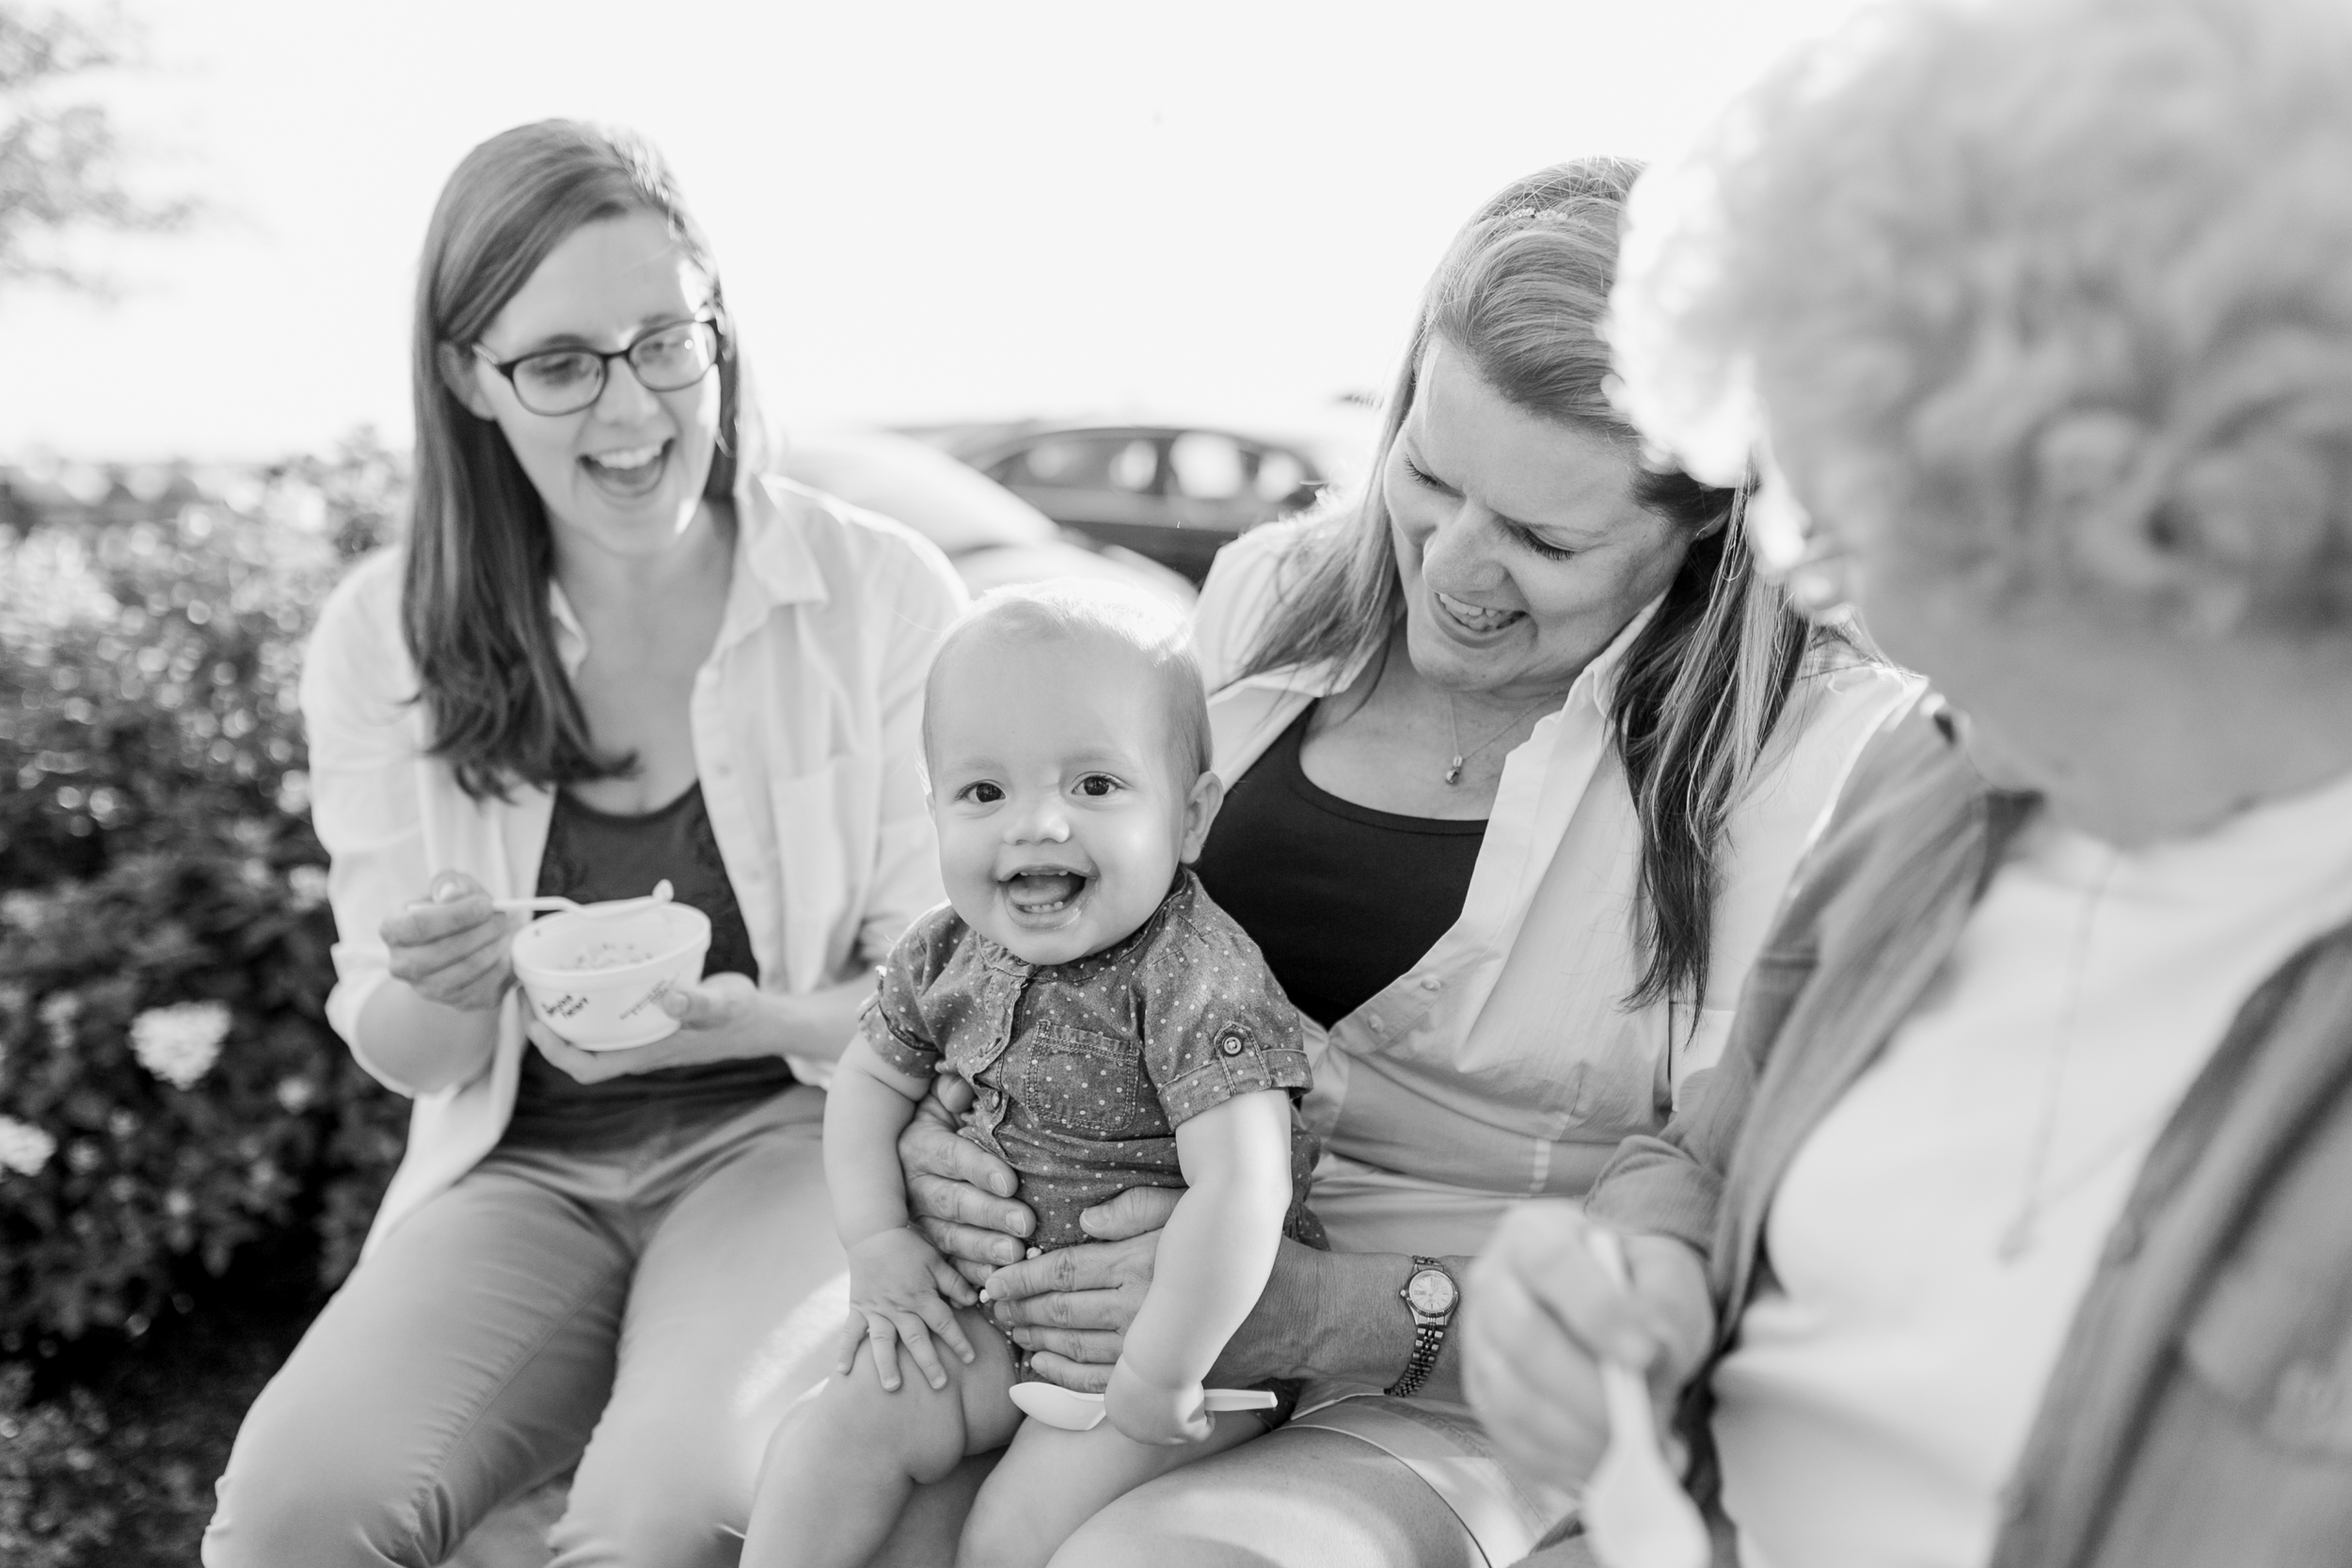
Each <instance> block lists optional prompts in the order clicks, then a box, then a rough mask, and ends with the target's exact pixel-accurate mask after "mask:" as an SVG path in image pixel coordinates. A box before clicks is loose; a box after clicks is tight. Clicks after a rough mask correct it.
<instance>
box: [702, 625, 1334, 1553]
mask: <svg viewBox="0 0 2352 1568" xmlns="http://www.w3.org/2000/svg"><path fill="white" fill-rule="evenodd" d="M925 701H926V708H925V723H924V737H923V739H924V751H925V752H926V755H927V759H928V763H929V782H930V806H931V815H932V818H933V820H934V822H935V823H936V824H937V827H938V832H939V861H940V870H941V873H942V875H943V877H944V879H945V880H946V887H947V904H946V907H945V908H942V909H939V910H935V911H932V912H931V913H930V914H928V915H926V916H924V917H923V918H922V919H921V920H919V921H917V922H916V923H915V925H914V927H913V928H912V929H911V930H910V931H908V933H907V934H906V936H905V937H904V938H903V939H902V940H901V941H900V942H899V943H898V948H897V950H896V951H894V952H893V953H892V954H891V956H890V961H889V962H888V963H887V964H886V965H885V966H884V967H883V970H882V985H881V990H880V992H879V994H878V995H877V996H876V997H875V998H874V1000H873V1002H872V1003H870V1004H869V1005H868V1006H867V1007H866V1014H865V1019H864V1024H863V1029H862V1037H861V1038H859V1039H858V1040H855V1041H853V1042H852V1043H851V1044H850V1048H849V1051H848V1052H847V1053H845V1054H844V1055H843V1057H842V1059H841V1066H840V1069H839V1072H838V1074H837V1075H836V1077H835V1078H834V1084H833V1087H832V1091H831V1098H830V1100H829V1101H828V1103H827V1106H826V1111H825V1173H826V1178H827V1180H828V1181H829V1182H830V1184H831V1186H832V1190H833V1201H834V1217H835V1219H836V1221H837V1223H838V1225H839V1227H840V1231H841V1239H842V1243H843V1244H844V1245H845V1246H846V1247H847V1248H848V1250H849V1258H850V1307H851V1317H850V1324H849V1326H848V1329H847V1331H846V1333H845V1336H844V1342H843V1354H842V1358H841V1360H840V1363H839V1368H838V1370H840V1371H841V1372H842V1373H843V1374H844V1375H842V1376H838V1377H835V1378H834V1379H833V1380H832V1381H831V1382H830V1383H828V1384H827V1385H825V1386H823V1387H822V1388H821V1389H820V1390H819V1391H818V1392H817V1393H815V1394H813V1395H811V1396H810V1397H809V1398H808V1399H806V1400H804V1401H803V1402H801V1403H800V1404H799V1405H798V1406H796V1407H795V1408H794V1410H793V1412H792V1414H791V1415H790V1416H789V1417H788V1418H787V1419H786V1421H785V1423H784V1424H783V1426H782V1427H781V1428H780V1429H779V1430H778V1432H777V1433H776V1436H775V1439H774V1441H773V1442H772V1443H771V1445H770V1447H769V1449H768V1456H767V1460H766V1463H765V1465H764V1467H763V1470H762V1474H761V1478H760V1484H759V1491H758V1497H759V1501H758V1504H757V1507H756V1509H755V1515H754V1518H753V1521H752V1527H751V1532H750V1536H749V1538H748V1540H747V1542H746V1544H745V1548H744V1556H743V1561H744V1562H745V1563H746V1564H747V1565H781V1564H791V1565H815V1564H828V1563H837V1564H841V1565H843V1568H850V1565H854V1564H858V1563H863V1562H865V1561H866V1559H867V1558H868V1557H869V1556H870V1555H872V1553H873V1552H874V1551H875V1550H876V1548H878V1547H879V1546H880V1545H881V1544H882V1542H883V1540H884V1539H885V1538H886V1537H887V1536H888V1535H889V1534H890V1532H891V1529H892V1528H893V1526H894V1525H895V1524H896V1523H897V1520H898V1513H899V1511H900V1509H901V1508H902V1507H903V1506H904V1505H905V1503H906V1500H907V1498H908V1497H909V1496H910V1495H911V1494H912V1493H913V1491H914V1488H915V1486H917V1485H918V1484H922V1483H927V1482H930V1481H937V1480H940V1479H942V1478H944V1477H946V1475H947V1473H948V1472H949V1471H951V1470H953V1469H954V1468H955V1467H956V1465H958V1464H959V1463H960V1462H961V1460H962V1459H963V1458H964V1457H965V1456H966V1455H969V1454H975V1453H984V1452H989V1451H991V1450H993V1449H999V1448H1003V1447H1005V1445H1006V1444H1007V1443H1009V1444H1010V1445H1011V1447H1010V1448H1009V1450H1008V1451H1007V1452H1006V1453H1005V1455H1004V1457H1003V1458H1002V1459H1001V1460H1000V1461H999V1462H998V1463H997V1465H996V1467H995V1469H994V1471H993V1473H992V1474H991V1475H990V1477H989V1479H988V1481H987V1482H986V1484H985V1485H984V1486H983V1487H982V1488H981V1491H980V1494H979V1497H978V1498H977V1501H976V1502H975V1503H974V1505H973V1509H972V1513H971V1516H970V1518H969V1521H968V1522H967V1523H966V1525H965V1528H964V1534H963V1541H962V1544H961V1548H960V1550H959V1553H958V1560H959V1561H961V1562H966V1563H987V1564H991V1565H994V1564H1007V1563H1043V1562H1044V1561H1045V1560H1047V1559H1048V1558H1050V1557H1051V1556H1052V1555H1053V1554H1054V1551H1055V1549H1056V1548H1057V1547H1058V1546H1059V1545H1060V1544H1062V1542H1063V1541H1064V1540H1066V1539H1067V1538H1068V1537H1069V1536H1070V1535H1071V1533H1072V1532H1073V1531H1074V1530H1075V1529H1076V1528H1078V1526H1079V1525H1081V1524H1083V1523H1084V1522H1085V1521H1086V1520H1087V1518H1088V1517H1089V1515H1091V1514H1092V1513H1095V1512H1096V1511H1097V1510H1098V1509H1100V1508H1102V1507H1103V1506H1104V1504H1105V1503H1108V1502H1110V1501H1111V1500H1112V1499H1113V1498H1115V1497H1119V1496H1120V1494H1121V1493H1124V1492H1126V1491H1128V1490H1130V1489H1131V1488H1133V1487H1135V1486H1137V1485H1139V1484H1141V1483H1142V1482H1143V1481H1148V1480H1150V1479H1152V1477H1154V1476H1157V1475H1161V1474H1164V1473H1166V1472H1167V1471H1168V1470H1170V1469H1173V1468H1175V1467H1176V1466H1177V1465H1183V1464H1185V1463H1188V1462H1190V1461H1191V1460H1194V1459H1197V1458H1200V1457H1201V1456H1202V1455H1205V1454H1208V1453H1213V1452H1217V1451H1220V1450H1222V1449H1227V1448H1231V1447H1232V1446H1233V1445H1234V1444H1236V1443H1239V1442H1242V1441H1245V1440H1246V1439H1248V1437H1251V1436H1254V1435H1256V1434H1257V1433H1259V1432H1260V1431H1262V1430H1263V1426H1264V1424H1265V1423H1264V1421H1263V1420H1262V1418H1260V1417H1258V1416H1257V1415H1254V1414H1248V1413H1241V1414H1224V1415H1216V1416H1212V1415H1210V1414H1209V1413H1208V1412H1207V1411H1206V1410H1205V1409H1204V1407H1203V1403H1202V1400H1203V1391H1202V1386H1201V1383H1202V1379H1203V1378H1204V1377H1206V1375H1207V1373H1208V1370H1209V1365H1210V1363H1211V1362H1212V1361H1214V1360H1215V1359H1216V1355H1217V1353H1218V1352H1219V1351H1220V1350H1222V1349H1223V1348H1224V1345H1225V1341H1226V1339H1227V1338H1229V1337H1231V1335H1232V1332H1233V1330H1234V1329H1235V1328H1237V1327H1238V1326H1240V1323H1241V1321H1242V1319H1243V1318H1244V1317H1245V1316H1247V1315H1248V1311H1249V1309H1250V1307H1252V1306H1253V1305H1254V1304H1255V1303H1256V1302H1257V1299H1258V1295H1259V1292H1260V1291H1263V1289H1264V1286H1265V1282H1266V1276H1267V1275H1268V1273H1269V1272H1270V1271H1271V1270H1272V1268H1273V1264H1274V1257H1275V1251H1276V1248H1277V1246H1278V1244H1279V1238H1280V1237H1281V1236H1282V1235H1283V1234H1285V1233H1286V1232H1287V1233H1288V1234H1291V1235H1293V1236H1296V1237H1298V1238H1300V1239H1302V1240H1307V1241H1310V1242H1314V1243H1320V1236H1319V1234H1318V1233H1317V1232H1316V1231H1315V1228H1314V1225H1313V1221H1312V1219H1311V1217H1310V1216H1308V1215H1307V1213H1306V1212H1305V1210H1304V1208H1303V1207H1301V1205H1300V1202H1299V1199H1300V1198H1301V1197H1302V1196H1303V1191H1304V1186H1305V1173H1306V1171H1307V1170H1308V1169H1309V1168H1310V1167H1311V1159H1312V1150H1311V1148H1308V1147H1306V1142H1305V1133H1304V1132H1303V1131H1296V1132H1295V1125H1296V1123H1295V1117H1294V1115H1293V1101H1294V1098H1295V1096H1296V1095H1298V1094H1300V1093H1302V1092H1303V1091H1304V1090H1305V1089H1306V1087H1307V1085H1308V1070H1307V1058H1306V1055H1305V1053H1304V1052H1303V1050H1302V1049H1301V1046H1300V1040H1299V1027H1298V1021H1297V1015H1296V1014H1295V1012H1294V1011H1293V1009H1292V1007H1291V1006H1290V1003H1289V1002H1288V1000H1287V999H1285V998H1284V996H1283V994H1282V990H1281V988H1280V987H1279V985H1278V984H1277V983H1276V982H1275V980H1274V978H1273V976H1272V975H1271V974H1268V973H1267V972H1266V968H1265V964H1264V960H1263V958H1260V956H1259V953H1258V949H1257V947H1256V945H1255V944H1254V943H1252V942H1250V940H1249V938H1248V936H1247V935H1245V934H1244V933H1243V932H1242V930H1241V928H1240V927H1237V926H1235V925H1234V924H1233V922H1232V920H1231V919H1230V918H1229V917H1228V916H1227V915H1226V914H1225V912H1224V911H1222V910H1219V909H1218V908H1217V907H1216V904H1214V903H1213V902H1211V901H1210V899H1209V896H1208V895H1207V894H1206V893H1205V892H1204V891H1202V889H1201V886H1200V881H1199V879H1197V878H1195V877H1194V875H1193V874H1192V872H1191V871H1189V870H1188V869H1186V864H1187V863H1189V862H1190V861H1191V860H1193V859H1194V857H1195V856H1197V855H1198V854H1199V853H1200V846H1201V843H1202V841H1203V840H1204V839H1206V838H1207V836H1208V832H1209V823H1210V821H1211V819H1212V818H1213V817H1214V816H1216V808H1217V805H1218V802H1219V801H1220V800H1221V799H1222V798H1223V786H1222V784H1220V783H1219V782H1218V780H1217V777H1216V774H1214V773H1212V772H1210V771H1209V741H1208V710H1207V704H1206V700H1205V698H1204V696H1203V694H1202V691H1201V684H1200V669H1199V667H1198V666H1197V665H1196V664H1195V663H1194V662H1193V658H1192V655H1191V652H1190V649H1189V647H1188V646H1187V644H1186V641H1185V637H1184V626H1183V623H1182V621H1181V620H1180V619H1179V618H1178V617H1177V616H1176V615H1175V614H1174V612H1173V611H1171V610H1166V609H1164V608H1161V607H1160V606H1158V605H1157V604H1156V603H1154V602H1152V601H1150V600H1148V599H1145V598H1143V597H1142V596H1141V595H1139V594H1138V595H1136V596H1134V597H1132V598H1130V597H1127V596H1124V595H1120V594H1112V593H1110V592H1108V591H1105V590H1103V589H1100V588H1095V587H1089V588H1086V589H1077V588H1069V587H1053V588H1042V589H1028V590H1010V591H1002V592H999V593H996V594H991V595H989V596H988V597H987V598H985V599H983V600H982V601H981V602H980V603H979V605H978V606H977V608H976V609H975V610H973V611H972V613H971V614H970V615H968V616H967V617H966V618H965V619H964V620H963V621H962V622H961V623H960V624H959V625H958V626H956V628H955V629H954V630H953V631H951V632H950V633H949V634H948V636H947V639H946V642H945V643H944V644H943V645H942V646H941V648H940V651H939V655H938V657H937V659H936V660H935V661H934V663H933V664H932V666H931V672H930V686H929V689H928V690H927V692H926V698H925ZM940 1072H951V1073H955V1074H958V1075H960V1076H961V1077H962V1078H964V1079H966V1080H968V1081H969V1083H970V1084H971V1085H972V1087H973V1089H974V1090H975V1100H974V1102H973V1106H972V1109H971V1110H970V1112H969V1113H967V1115H966V1117H965V1122H964V1129H963V1131H964V1135H965V1136H967V1137H970V1138H972V1139H973V1140H974V1141H975V1142H977V1143H978V1144H980V1145H981V1146H982V1147H984V1148H988V1149H989V1150H990V1151H991V1152H993V1153H995V1154H998V1155H1000V1156H1002V1157H1003V1158H1004V1159H1005V1160H1006V1161H1007V1162H1008V1163H1009V1164H1011V1166H1012V1167H1013V1168H1014V1169H1015V1170H1016V1171H1018V1172H1019V1173H1020V1178H1021V1197H1022V1199H1023V1201H1025V1203H1027V1204H1028V1205H1029V1207H1030V1208H1031V1209H1032V1210H1033V1211H1034V1212H1036V1214H1037V1222H1038V1223H1037V1230H1036V1233H1035V1235H1034V1236H1033V1237H1032V1240H1033V1241H1034V1242H1035V1243H1036V1244H1037V1245H1038V1246H1039V1247H1041V1248H1047V1249H1051V1248H1054V1247H1060V1246H1067V1245H1070V1244H1071V1243H1075V1242H1080V1241H1084V1240H1085V1239H1086V1237H1085V1235H1084V1233H1083V1232H1082V1231H1081V1230H1080V1229H1079V1227H1078V1215H1079V1214H1080V1212H1083V1211H1085V1210H1087V1209H1089V1208H1091V1207H1093V1206H1094V1205H1096V1204H1099V1203H1102V1202H1104V1201H1105V1200H1107V1199H1108V1198H1110V1197H1111V1196H1114V1195H1116V1194H1118V1193H1120V1192H1123V1191H1124V1190H1126V1189H1127V1188H1129V1187H1135V1186H1147V1185H1148V1186H1159V1187H1181V1188H1183V1189H1184V1196H1183V1198H1182V1199H1181V1200H1180V1201H1179V1202H1178V1203H1177V1205H1176V1210H1175V1213H1174V1215H1173V1217H1171V1218H1170V1219H1169V1220H1168V1227H1167V1228H1166V1229H1165V1230H1164V1231H1163V1232H1162V1233H1161V1239H1160V1243H1159V1251H1158V1259H1157V1263H1156V1265H1155V1269H1154V1273H1153V1276H1152V1286H1151V1291H1150V1293H1149V1294H1148V1295H1147V1296H1146V1298H1145V1300H1144V1302H1143V1305H1142V1307H1141V1309H1140V1310H1139V1311H1138V1312H1137V1313H1136V1319H1135V1322H1134V1323H1133V1325H1132V1326H1131V1327H1130V1328H1129V1329H1128V1331H1127V1336H1126V1339H1125V1342H1124V1346H1123V1349H1122V1351H1121V1353H1120V1358H1119V1362H1118V1365H1117V1366H1116V1367H1115V1368H1114V1369H1113V1370H1112V1372H1111V1378H1110V1386H1109V1388H1108V1389H1107V1391H1106V1394H1105V1401H1104V1402H1105V1408H1106V1412H1107V1415H1108V1418H1109V1419H1108V1420H1107V1422H1105V1423H1104V1424H1103V1425H1100V1426H1097V1427H1095V1428H1094V1429H1093V1430H1092V1431H1089V1432H1072V1431H1067V1430H1062V1429H1059V1428H1057V1427H1052V1426H1048V1425H1045V1424H1044V1423H1043V1422H1041V1421H1037V1420H1026V1421H1025V1420H1024V1419H1023V1418H1022V1415H1021V1412H1020V1411H1019V1410H1018V1409H1017V1408H1016V1407H1015V1405H1014V1403H1013V1401H1012V1397H1011V1389H1012V1387H1013V1386H1014V1384H1015V1383H1016V1382H1018V1381H1019V1380H1020V1373H1021V1368H1020V1366H1019V1364H1018V1360H1017V1356H1016V1353H1015V1352H1014V1350H1013V1349H1012V1348H1011V1347H1010V1346H1009V1344H1008V1343H1007V1341H1006V1339H1005V1338H1004V1336H1003V1335H1002V1334H1000V1333H999V1332H998V1331H997V1330H996V1329H995V1328H994V1327H993V1325H992V1324H991V1323H989V1321H988V1319H987V1318H986V1316H985V1315H984V1314H983V1313H982V1312H981V1311H980V1310H979V1309H978V1307H977V1300H976V1296H975V1292H974V1291H973V1290H972V1287H971V1286H970V1285H969V1284H968V1283H967V1282H966V1281H965V1280H964V1278H963V1276H962V1275H960V1274H958V1273H957V1272H956V1270H955V1269H954V1267H953V1266H952V1265H950V1264H949V1263H948V1262H947V1260H946V1259H944V1258H942V1257H941V1256H940V1255H939V1254H938V1253H937V1252H936V1251H934V1250H933V1249H932V1247H931V1245H930V1243H929V1242H928V1241H926V1240H925V1239H924V1237H923V1235H922V1233H921V1232H920V1231H918V1230H916V1229H914V1228H913V1227H911V1226H910V1225H909V1223H908V1216H907V1206H906V1195H905V1184H904V1181H903V1179H902V1178H901V1176H900V1173H899V1167H898V1152H897V1146H898V1134H899V1133H900V1132H902V1131H903V1130H904V1129H905V1127H906V1125H907V1123H908V1121H909V1120H910V1119H911V1118H912V1117H914V1111H915V1106H916V1104H917V1103H918V1102H919V1101H921V1100H922V1098H923V1096H924V1094H925V1092H926V1091H927V1090H929V1089H930V1086H931V1078H932V1075H933V1074H935V1073H940ZM981 1294H982V1295H984V1294H985V1292H984V1291H983V1292H981ZM934 1336H936V1337H937V1338H938V1339H939V1340H941V1341H944V1342H945V1343H946V1346H947V1347H948V1348H949V1349H950V1350H952V1351H953V1352H954V1353H955V1354H954V1355H953V1356H949V1357H943V1356H942V1355H940V1354H939V1353H938V1350H937V1347H936V1346H935V1345H934V1344H933V1337H934ZM901 1350H903V1351H904V1352H905V1353H906V1354H907V1355H908V1356H909V1357H910V1358H912V1360H913V1361H914V1365H915V1367H916V1368H917V1369H918V1370H920V1371H921V1373H922V1377H921V1378H920V1379H919V1380H913V1381H910V1382H909V1383H908V1384H907V1385H906V1386H904V1387H903V1388H902V1387H901V1386H900V1378H899V1374H898V1352H899V1351H901ZM869 1360H870V1361H871V1362H872V1369H871V1371H870V1373H869V1372H867V1371H866V1370H864V1369H863V1368H861V1367H860V1366H859V1365H858V1363H861V1362H865V1361H869Z"/></svg>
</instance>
